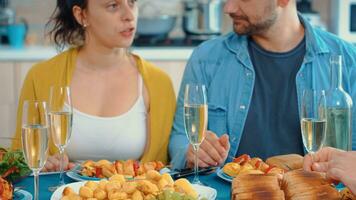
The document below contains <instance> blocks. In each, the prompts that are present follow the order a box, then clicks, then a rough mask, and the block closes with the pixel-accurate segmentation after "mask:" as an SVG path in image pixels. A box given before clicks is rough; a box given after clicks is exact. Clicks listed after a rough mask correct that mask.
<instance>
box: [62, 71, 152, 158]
mask: <svg viewBox="0 0 356 200" xmlns="http://www.w3.org/2000/svg"><path fill="white" fill-rule="evenodd" d="M138 81H139V84H138V85H139V89H138V91H139V95H138V98H137V101H136V102H135V104H134V105H133V106H132V107H131V108H130V109H129V110H128V111H127V112H126V113H124V114H122V115H119V116H115V117H97V116H93V115H89V114H85V113H83V112H80V111H78V110H76V109H74V108H73V126H72V136H71V139H70V141H69V144H68V146H67V148H66V152H67V154H68V156H69V159H70V160H74V161H76V160H100V159H107V160H127V159H139V158H140V157H141V156H142V154H143V152H144V150H145V145H146V137H147V133H146V115H147V113H146V106H145V102H144V98H143V95H142V90H143V81H142V77H141V75H139V78H138Z"/></svg>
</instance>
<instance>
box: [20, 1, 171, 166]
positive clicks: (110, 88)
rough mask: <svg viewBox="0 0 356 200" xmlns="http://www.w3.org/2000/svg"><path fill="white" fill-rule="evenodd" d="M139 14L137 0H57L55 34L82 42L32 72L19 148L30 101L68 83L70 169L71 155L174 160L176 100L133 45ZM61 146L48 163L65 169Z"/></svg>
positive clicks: (24, 93)
mask: <svg viewBox="0 0 356 200" xmlns="http://www.w3.org/2000/svg"><path fill="white" fill-rule="evenodd" d="M137 15H138V9H137V5H136V0H103V1H102V0H100V1H89V0H57V8H56V10H55V13H54V15H53V18H52V22H54V28H53V30H52V31H51V34H52V35H53V36H54V41H55V42H56V44H57V45H59V46H62V47H63V46H64V45H68V46H76V48H71V49H69V50H67V51H65V52H63V53H61V54H59V55H57V56H55V57H54V58H52V59H50V60H48V61H45V62H42V63H39V64H37V65H35V66H34V67H33V68H32V69H31V70H30V71H29V72H28V74H27V77H26V79H25V82H24V84H23V88H22V92H21V97H20V101H19V107H18V115H17V128H16V137H15V139H14V142H13V148H21V140H20V137H21V135H20V132H21V117H22V109H21V108H22V105H23V102H24V101H25V100H43V101H47V102H48V99H49V89H50V87H51V86H53V85H69V86H70V88H71V93H72V104H73V108H74V109H73V110H74V111H73V128H72V136H71V140H70V143H69V145H68V146H67V148H66V153H67V155H68V157H66V159H65V160H66V164H65V168H70V167H72V165H71V164H70V163H68V160H86V159H96V160H98V159H110V160H116V159H139V160H141V161H151V160H159V161H162V162H164V163H167V162H168V150H167V148H168V142H169V134H170V130H171V126H172V121H173V117H174V112H175V102H176V99H175V95H174V91H173V87H172V83H171V81H170V79H169V77H168V76H167V75H166V74H165V73H163V72H162V71H161V70H159V69H158V68H156V67H155V66H153V65H152V64H150V63H148V62H146V61H144V60H143V59H141V58H140V57H139V56H137V55H133V54H131V53H128V51H127V48H129V47H130V46H131V44H132V41H133V38H134V34H135V30H136V23H137ZM56 151H57V150H56V148H55V146H54V145H53V143H52V144H51V145H50V152H51V155H52V156H50V157H49V158H48V161H47V163H46V166H45V169H44V170H47V171H54V170H59V157H58V154H57V153H56ZM68 158H69V159H68Z"/></svg>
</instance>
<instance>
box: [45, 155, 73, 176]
mask: <svg viewBox="0 0 356 200" xmlns="http://www.w3.org/2000/svg"><path fill="white" fill-rule="evenodd" d="M60 160H61V158H60V155H59V153H57V154H55V155H53V156H49V157H48V158H47V162H46V164H45V166H44V168H43V169H42V171H43V172H53V171H59V170H60V166H59V164H60ZM63 160H64V162H63V169H64V170H69V169H72V168H73V167H74V166H75V164H74V163H71V162H69V159H68V156H67V155H66V154H64V159H63Z"/></svg>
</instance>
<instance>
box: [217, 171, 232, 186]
mask: <svg viewBox="0 0 356 200" xmlns="http://www.w3.org/2000/svg"><path fill="white" fill-rule="evenodd" d="M216 174H217V175H218V177H220V178H222V179H224V180H225V181H227V182H230V183H231V182H232V179H234V178H233V177H231V176H229V175H227V174H225V173H224V171H223V169H222V168H219V169H218V170H217V171H216Z"/></svg>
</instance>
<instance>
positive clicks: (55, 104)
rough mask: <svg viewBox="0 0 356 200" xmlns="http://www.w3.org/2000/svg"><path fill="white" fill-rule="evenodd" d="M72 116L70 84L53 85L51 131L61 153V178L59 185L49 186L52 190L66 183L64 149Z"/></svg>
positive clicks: (50, 109) (69, 132) (70, 129)
mask: <svg viewBox="0 0 356 200" xmlns="http://www.w3.org/2000/svg"><path fill="white" fill-rule="evenodd" d="M72 116H73V107H72V101H71V93H70V88H69V87H68V86H52V87H51V89H50V100H49V117H50V132H51V137H52V141H53V143H54V144H55V145H56V147H57V148H58V150H59V153H60V162H59V164H60V178H59V185H58V186H54V187H50V188H49V189H50V190H51V191H54V190H55V189H56V188H58V187H59V186H61V185H64V176H63V171H64V166H63V165H64V150H65V147H66V146H67V145H68V142H69V140H70V137H71V132H72Z"/></svg>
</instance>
